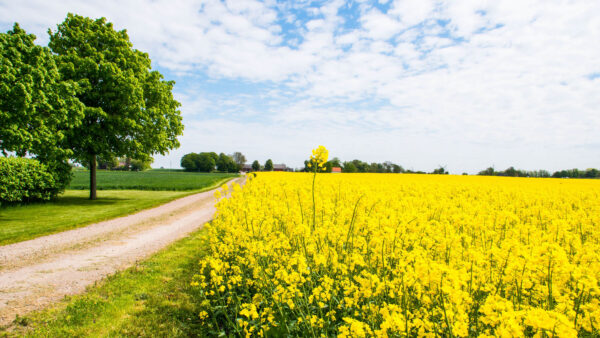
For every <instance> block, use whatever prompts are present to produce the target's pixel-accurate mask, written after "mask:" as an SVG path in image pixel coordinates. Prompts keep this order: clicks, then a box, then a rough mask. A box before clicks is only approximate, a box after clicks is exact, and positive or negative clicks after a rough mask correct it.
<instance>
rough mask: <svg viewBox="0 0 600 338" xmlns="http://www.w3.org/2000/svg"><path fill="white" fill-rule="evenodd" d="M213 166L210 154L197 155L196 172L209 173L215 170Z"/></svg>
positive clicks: (212, 158)
mask: <svg viewBox="0 0 600 338" xmlns="http://www.w3.org/2000/svg"><path fill="white" fill-rule="evenodd" d="M217 159H218V156H217ZM215 165H216V163H215V160H214V157H213V156H212V155H211V154H210V153H200V154H198V157H197V158H196V168H197V170H198V171H202V172H207V173H209V172H211V171H213V170H215Z"/></svg>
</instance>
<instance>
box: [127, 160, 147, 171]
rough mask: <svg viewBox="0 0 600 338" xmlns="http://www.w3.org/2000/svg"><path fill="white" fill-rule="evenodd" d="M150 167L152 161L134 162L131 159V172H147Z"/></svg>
mask: <svg viewBox="0 0 600 338" xmlns="http://www.w3.org/2000/svg"><path fill="white" fill-rule="evenodd" d="M151 165H152V160H145V161H142V160H136V159H132V160H131V166H130V168H131V170H133V171H144V170H148V169H150V168H151Z"/></svg>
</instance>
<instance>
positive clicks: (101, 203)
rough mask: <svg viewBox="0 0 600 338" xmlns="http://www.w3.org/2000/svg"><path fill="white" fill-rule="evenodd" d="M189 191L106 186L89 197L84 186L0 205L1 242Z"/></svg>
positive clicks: (126, 211) (66, 227)
mask: <svg viewBox="0 0 600 338" xmlns="http://www.w3.org/2000/svg"><path fill="white" fill-rule="evenodd" d="M189 194H190V193H189V192H184V191H140V190H126V191H122V190H106V191H99V192H98V199H97V200H95V201H91V200H89V199H88V196H89V192H88V191H85V190H67V191H66V192H65V193H64V194H63V195H61V196H60V197H59V198H58V199H57V200H56V201H53V202H48V203H39V204H31V205H24V206H11V207H2V208H0V224H1V225H0V245H5V244H10V243H15V242H20V241H24V240H28V239H32V238H35V237H39V236H43V235H48V234H51V233H55V232H60V231H65V230H69V229H73V228H77V227H80V226H83V225H86V224H90V223H93V222H98V221H102V220H106V219H110V218H114V217H118V216H122V215H126V214H131V213H133V212H135V211H138V210H142V209H147V208H150V207H153V206H156V205H159V204H162V203H166V202H168V201H171V200H174V199H176V198H179V197H183V196H185V195H189Z"/></svg>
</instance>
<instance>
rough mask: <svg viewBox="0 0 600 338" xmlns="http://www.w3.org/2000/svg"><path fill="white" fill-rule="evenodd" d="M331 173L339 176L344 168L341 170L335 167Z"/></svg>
mask: <svg viewBox="0 0 600 338" xmlns="http://www.w3.org/2000/svg"><path fill="white" fill-rule="evenodd" d="M331 172H332V173H334V174H339V173H341V172H342V168H340V167H333V168H331Z"/></svg>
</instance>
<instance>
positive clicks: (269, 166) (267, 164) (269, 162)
mask: <svg viewBox="0 0 600 338" xmlns="http://www.w3.org/2000/svg"><path fill="white" fill-rule="evenodd" d="M265 170H266V171H273V161H272V160H271V159H268V160H267V162H265Z"/></svg>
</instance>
